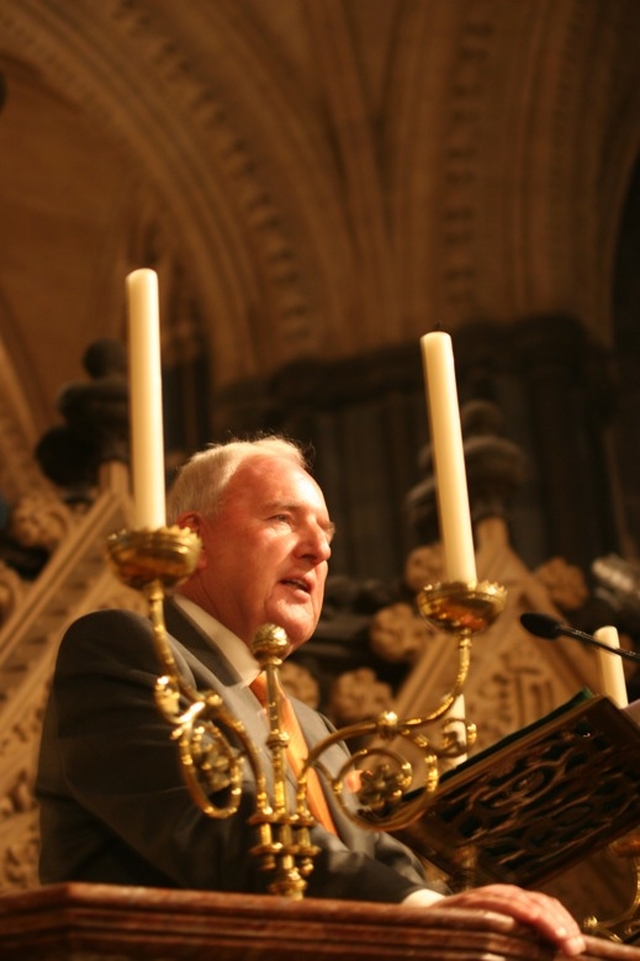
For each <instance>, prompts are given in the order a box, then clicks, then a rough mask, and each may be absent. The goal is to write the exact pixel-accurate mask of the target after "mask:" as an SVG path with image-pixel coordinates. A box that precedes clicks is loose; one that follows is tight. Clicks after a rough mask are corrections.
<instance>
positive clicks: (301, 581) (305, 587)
mask: <svg viewBox="0 0 640 961" xmlns="http://www.w3.org/2000/svg"><path fill="white" fill-rule="evenodd" d="M282 583H283V584H287V585H288V586H289V587H295V588H296V590H299V591H304V592H305V594H310V593H311V586H310V584H309V582H308V581H307V580H306V579H305V578H304V577H286V578H284V579H283V580H282Z"/></svg>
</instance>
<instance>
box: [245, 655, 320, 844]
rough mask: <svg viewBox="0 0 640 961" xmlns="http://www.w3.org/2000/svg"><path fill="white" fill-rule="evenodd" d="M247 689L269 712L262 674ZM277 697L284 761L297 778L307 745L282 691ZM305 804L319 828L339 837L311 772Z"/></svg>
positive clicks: (265, 686)
mask: <svg viewBox="0 0 640 961" xmlns="http://www.w3.org/2000/svg"><path fill="white" fill-rule="evenodd" d="M249 687H250V688H251V690H252V691H253V693H254V694H255V696H256V697H257V698H258V700H259V701H260V703H261V704H262V706H263V707H264V708H265V709H267V710H268V695H267V678H266V675H265V673H264V672H262V673H261V674H258V676H257V677H256V679H255V681H252V682H251V684H250V685H249ZM279 694H280V697H279V705H280V724H281V727H282V730H283V731H284V733H285V734H287V735H288V737H289V743H288V744H287V758H288V760H289V764H290V765H291V768H292V770H293V773H294V774H295V776H296V777H298V776H299V775H300V771H301V770H302V765H303V763H304V761H306V759H307V755H308V754H309V748H308V747H307V742H306V741H305V739H304V734H303V733H302V730H301V728H300V724H299V723H298V718H297V717H296V714H295V711H294V710H293V706H292V704H291V701H290V700H289V698H288V697H287V695H286V694H285V692H284V691H283V689H282V688H281V687H280V688H279ZM307 804H308V806H309V811H310V812H311V814H312V815H313V817H314V818H315V819H316V821H317V822H318V824H321V825H322V826H323V827H324V828H326V829H327V831H331V832H332V833H333V834H337V833H338V832H337V831H336V827H335V824H334V823H333V818H332V817H331V812H330V811H329V805H328V804H327V799H326V798H325V796H324V792H323V790H322V786H321V784H320V779H319V777H318V775H317V774H316V772H315V771H314V769H313V768H309V769H308V770H307Z"/></svg>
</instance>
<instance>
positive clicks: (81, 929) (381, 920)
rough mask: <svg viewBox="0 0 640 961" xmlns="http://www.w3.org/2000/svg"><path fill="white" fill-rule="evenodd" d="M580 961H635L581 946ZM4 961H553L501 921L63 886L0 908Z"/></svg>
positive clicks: (617, 949)
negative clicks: (329, 960) (601, 959)
mask: <svg viewBox="0 0 640 961" xmlns="http://www.w3.org/2000/svg"><path fill="white" fill-rule="evenodd" d="M587 942H588V949H587V953H586V954H584V955H581V958H582V959H583V961H593V959H596V958H603V959H609V961H640V949H638V948H634V947H630V946H628V945H622V944H615V943H613V942H611V941H604V940H600V939H596V938H592V937H589V938H587ZM0 957H1V958H2V961H212V959H215V961H325V959H332V958H333V959H336V958H340V959H341V961H374V959H375V961H383V959H387V961H404V959H407V961H409V959H411V961H488V959H491V961H560V955H558V954H557V953H556V952H555V951H554V950H553V949H552V948H550V947H549V946H548V945H545V944H543V943H542V942H541V941H539V940H537V939H536V938H535V936H534V935H533V933H532V932H531V931H530V930H528V929H526V928H523V927H522V926H520V925H518V924H516V922H515V921H512V920H511V919H510V918H506V917H504V916H503V915H500V914H494V913H491V912H483V911H465V910H461V909H449V910H443V909H438V908H431V909H429V910H428V911H420V910H417V909H415V908H406V907H405V908H403V907H400V906H397V905H391V904H370V903H366V904H365V903H363V902H345V901H330V900H322V901H320V900H314V899H308V900H306V901H289V900H285V899H281V898H276V897H271V896H268V895H264V896H260V895H243V894H219V893H209V892H201V891H167V890H160V889H156V888H154V889H150V888H140V887H118V886H110V885H103V884H94V885H92V884H84V883H69V884H62V885H52V886H49V887H43V888H40V889H34V890H32V891H28V892H25V893H21V894H11V895H5V896H4V897H0Z"/></svg>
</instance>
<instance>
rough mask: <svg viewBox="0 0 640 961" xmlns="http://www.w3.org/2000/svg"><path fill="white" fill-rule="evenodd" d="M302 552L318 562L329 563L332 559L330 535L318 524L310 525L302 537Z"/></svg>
mask: <svg viewBox="0 0 640 961" xmlns="http://www.w3.org/2000/svg"><path fill="white" fill-rule="evenodd" d="M301 550H302V553H304V554H306V555H310V556H313V557H314V558H315V559H316V560H318V561H328V560H329V558H330V557H331V543H330V540H329V535H328V534H327V532H326V531H325V530H324V529H323V528H322V527H320V526H319V525H318V524H310V525H309V527H308V528H307V529H306V530H305V533H304V535H303V537H302V541H301Z"/></svg>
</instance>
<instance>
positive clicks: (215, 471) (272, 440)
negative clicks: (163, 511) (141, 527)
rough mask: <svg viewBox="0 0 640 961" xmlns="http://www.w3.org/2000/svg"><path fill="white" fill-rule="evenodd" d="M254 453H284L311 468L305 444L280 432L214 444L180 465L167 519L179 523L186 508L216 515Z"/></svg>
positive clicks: (294, 460) (169, 501) (172, 522)
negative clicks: (231, 482) (230, 484)
mask: <svg viewBox="0 0 640 961" xmlns="http://www.w3.org/2000/svg"><path fill="white" fill-rule="evenodd" d="M252 457H280V458H284V459H285V460H290V461H293V463H294V464H296V465H297V466H298V467H301V468H302V469H303V470H308V469H309V463H308V460H307V457H306V455H305V453H304V451H303V450H302V448H301V447H299V446H298V444H296V443H295V442H294V441H291V440H287V439H286V438H285V437H281V436H279V435H269V436H266V437H259V438H257V439H255V440H231V441H227V442H226V443H224V444H212V445H211V446H210V447H207V448H206V449H205V450H202V451H199V452H198V453H196V454H194V455H193V457H191V458H190V460H188V461H187V462H186V463H185V464H184V465H183V466H182V467H181V468H180V471H179V472H178V475H177V477H176V479H175V480H174V482H173V484H172V486H171V489H170V490H169V493H168V495H167V523H168V524H175V522H176V520H177V519H178V517H180V515H181V514H184V513H185V512H186V511H198V513H200V514H203V515H204V516H205V517H213V516H214V515H215V514H216V512H217V510H218V509H219V507H220V505H221V503H222V499H223V494H224V491H225V489H226V487H227V484H228V483H229V481H230V480H231V478H232V477H233V475H234V474H235V472H236V470H237V469H238V467H240V465H241V464H243V463H244V462H245V461H246V460H249V459H250V458H252Z"/></svg>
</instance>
